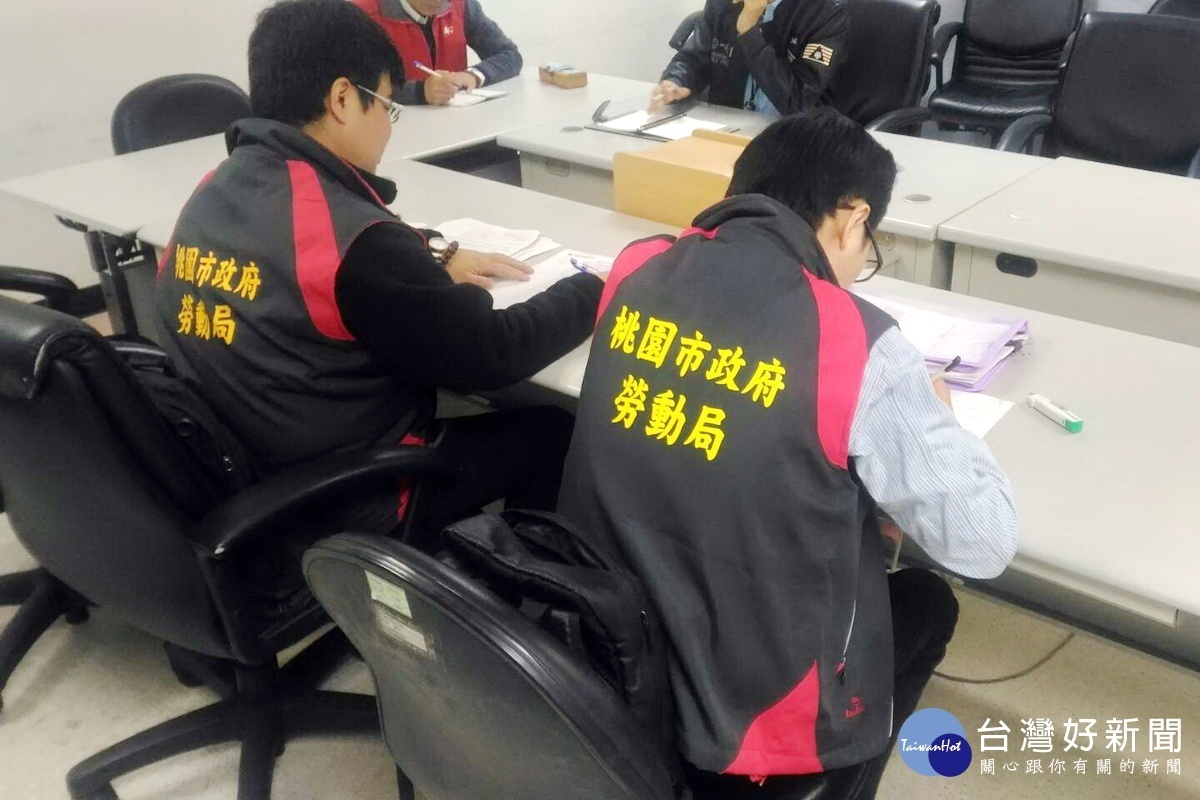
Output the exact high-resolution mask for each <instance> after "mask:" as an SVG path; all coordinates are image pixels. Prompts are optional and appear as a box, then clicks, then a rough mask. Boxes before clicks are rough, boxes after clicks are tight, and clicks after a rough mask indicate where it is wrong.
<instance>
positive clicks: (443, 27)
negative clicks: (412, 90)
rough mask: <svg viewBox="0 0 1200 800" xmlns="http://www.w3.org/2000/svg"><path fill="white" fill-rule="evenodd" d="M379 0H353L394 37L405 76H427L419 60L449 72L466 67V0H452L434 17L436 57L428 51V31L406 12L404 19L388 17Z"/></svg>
mask: <svg viewBox="0 0 1200 800" xmlns="http://www.w3.org/2000/svg"><path fill="white" fill-rule="evenodd" d="M379 2H380V0H354V5H356V6H358V7H359V8H361V9H362V10H363V11H365V12H367V15H368V16H370V17H371V19H373V20H375V22H376V23H378V25H379V27H381V28H383V30H384V31H385V32H386V33H387V35H388V38H389V39H391V40H392V44H394V45H395V46H396V50H397V51H398V52H399V53H400V61H401V63H402V64H404V77H405V78H407V79H408V80H410V81H420V80H424V79H425V78H427V77H428V76H427V75H426V74H425V73H424V72H422V71H421V70H419V69H417V62H420V63H422V64H424V65H425V66H427V67H430V68H432V69H444V70H446V71H447V72H462V71H463V70H465V69H466V68H467V31H466V24H467V23H466V14H465V12H464V3H463V0H450V8H448V9H446V11H444V12H443V13H441V14H438V15H437V16H435V17H434V18H433V22H432V24H433V41H434V43H435V44H436V46H437V59H436V60H435V59H434V58H433V57H432V56H431V55H430V54H429V45H428V43H426V41H425V34H424V33H422V32H421V26H419V25H417V23H415V22H413V21H412V20H411V19H409V18H408V16H407V15H405V17H404V19H392V18H390V17H385V16H384V15H383V12H381V11H380V10H379Z"/></svg>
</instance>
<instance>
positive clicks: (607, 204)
mask: <svg viewBox="0 0 1200 800" xmlns="http://www.w3.org/2000/svg"><path fill="white" fill-rule="evenodd" d="M649 98H650V89H649V88H648V89H647V90H646V92H645V93H644V94H643V95H642V96H639V97H635V98H630V99H628V100H626V101H625V102H614V103H613V104H612V105H611V106H609V108H608V110H607V112H606V113H607V114H608V116H609V117H615V116H619V115H620V114H624V113H627V112H630V111H636V110H638V109H641V108H645V107H646V103H647V101H648V100H649ZM594 110H595V109H594V107H593V108H591V109H587V110H586V112H585V113H574V114H567V115H564V116H561V117H558V118H557V119H553V120H550V121H548V122H542V123H539V124H537V125H530V126H528V127H523V128H519V129H516V130H512V131H508V132H507V133H504V134H501V135H500V136H499V137H497V139H496V141H497V143H498V144H500V145H501V146H503V147H507V148H509V149H511V150H516V151H518V152H519V153H520V154H521V185H522V186H523V187H524V188H526V189H533V190H534V191H537V192H545V193H546V194H552V195H554V196H556V197H562V198H565V199H567V200H577V201H579V202H581V203H590V204H591V205H595V206H600V207H601V208H612V207H613V157H614V156H615V155H616V154H617V153H636V152H638V151H641V150H645V149H647V148H650V147H655V146H657V145H659V144H661V142H659V141H657V140H654V139H639V138H635V137H633V136H622V135H620V134H616V133H608V132H606V131H596V130H591V129H590V128H585V127H584V126H585V125H587V124H588V123H590V122H591V119H592V111H594ZM688 114H689V116H692V117H695V118H696V119H702V120H708V121H711V122H719V123H721V124H722V125H725V126H726V127H728V128H730V129H731V130H733V131H736V132H737V133H739V134H742V135H746V136H755V135H757V134H759V133H760V132H762V130H763V129H764V128H766V127H767V126H768V125H770V124H771V122H773V121H774V120H773V118H772V117H766V116H763V115H762V114H756V113H754V112H751V111H743V110H741V109H736V108H726V107H723V106H710V105H707V104H699V105H696V106H694V107H693V108H692V109H691V110H690V111H689V112H688Z"/></svg>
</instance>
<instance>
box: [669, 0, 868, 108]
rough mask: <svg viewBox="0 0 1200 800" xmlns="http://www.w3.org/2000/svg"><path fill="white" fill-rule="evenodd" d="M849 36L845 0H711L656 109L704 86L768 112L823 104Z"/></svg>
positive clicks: (721, 99) (716, 96) (711, 96)
mask: <svg viewBox="0 0 1200 800" xmlns="http://www.w3.org/2000/svg"><path fill="white" fill-rule="evenodd" d="M849 38H850V14H849V12H847V11H846V8H845V6H844V5H843V0H706V2H705V4H704V11H703V13H701V15H700V17H699V19H698V20H697V21H696V29H695V32H694V33H693V35H692V37H691V38H690V39H688V41H687V43H686V44H685V45H684V46H683V48H682V49H680V51H679V52H678V53H676V54H675V57H674V58H673V59H671V63H670V64H668V65H667V68H666V70H665V71H664V72H663V74H662V80H661V82H660V83H659V84H658V86H657V87H656V88H655V90H654V94H653V96H652V97H651V104H650V105H651V110H652V111H655V112H657V111H660V110H661V108H662V106H663V105H664V104H667V103H674V102H676V101H679V100H682V99H684V98H686V97H689V96H691V95H693V94H697V93H699V92H701V91H703V90H704V89H705V88H707V89H708V100H709V102H710V103H716V104H718V105H723V106H731V107H733V108H744V109H747V110H750V111H757V112H759V113H762V114H769V115H771V116H780V115H784V116H786V115H788V114H795V113H797V112H800V111H805V110H807V109H810V108H814V107H816V106H819V105H826V104H827V103H828V96H827V95H828V90H829V84H830V82H831V81H832V80H833V74H834V72H835V71H837V69H838V68H839V67H840V66H841V64H842V62H843V61H845V59H846V46H847V43H848V42H849Z"/></svg>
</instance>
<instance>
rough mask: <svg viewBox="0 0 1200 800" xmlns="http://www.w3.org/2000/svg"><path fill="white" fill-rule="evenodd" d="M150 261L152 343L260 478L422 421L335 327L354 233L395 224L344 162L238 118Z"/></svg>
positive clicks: (427, 404)
mask: <svg viewBox="0 0 1200 800" xmlns="http://www.w3.org/2000/svg"><path fill="white" fill-rule="evenodd" d="M226 137H227V140H228V143H229V149H230V156H229V158H227V159H226V160H225V161H224V162H222V163H221V165H220V166H219V167H217V169H216V170H215V171H214V172H213V173H212V174H211V175H210V176H208V177H207V178H206V179H205V180H204V182H202V183H201V185H200V186H199V187H198V188H197V189H196V191H195V193H194V194H193V195H192V197H191V199H189V200H188V202H187V204H186V205H185V206H184V208H183V211H182V212H181V213H180V216H179V221H178V223H177V224H176V227H175V231H174V233H173V234H172V236H171V240H170V243H169V244H168V246H167V249H166V250H165V251H164V253H163V259H162V261H161V263H160V264H159V271H158V280H157V290H156V292H157V303H158V320H159V323H160V325H161V327H162V329H163V330H162V331H161V335H160V337H159V339H160V341H161V342H162V344H163V347H164V348H165V349H166V350H167V351H168V352H169V353H170V355H171V356H172V358H173V359H174V360H175V362H176V363H177V364H178V365H179V367H180V368H181V369H182V370H183V371H184V373H185V374H188V375H190V376H192V377H193V378H195V379H196V380H198V381H199V383H200V385H201V386H202V387H203V389H204V395H205V397H206V398H207V399H208V400H209V402H210V403H211V404H212V405H213V407H214V409H215V410H216V412H217V414H218V415H219V416H220V417H221V418H222V420H223V421H224V422H225V423H226V424H227V425H229V426H230V428H232V429H233V431H234V433H235V434H237V436H238V437H239V438H240V439H241V441H242V442H244V443H245V444H246V445H247V446H248V447H249V448H250V449H251V451H252V452H253V453H254V454H255V455H256V456H257V457H258V458H259V459H261V461H262V462H263V463H264V464H265V465H267V466H269V467H272V468H275V467H280V466H285V465H288V464H292V463H295V462H298V461H303V460H307V459H310V458H313V457H316V456H320V455H324V454H327V453H331V452H336V451H344V450H354V449H358V448H362V447H369V446H373V445H376V444H392V443H395V442H396V441H399V440H400V439H401V438H402V437H403V436H404V435H405V434H406V433H407V432H408V431H410V430H411V429H412V428H414V427H415V426H417V425H420V424H423V423H424V422H425V421H426V420H427V418H428V417H429V416H430V414H431V410H432V400H431V398H430V397H429V392H428V390H427V389H424V388H421V387H411V386H405V385H404V384H402V383H401V382H400V381H399V380H398V379H397V378H396V377H395V375H394V374H393V373H392V371H391V370H390V369H389V368H388V366H387V365H386V364H385V363H384V362H383V361H382V360H381V359H380V358H378V357H377V356H376V355H375V354H374V353H372V352H371V351H370V350H368V349H367V348H366V347H364V346H363V345H362V344H360V343H359V342H357V341H356V340H355V338H354V336H353V335H352V334H351V333H350V331H349V330H347V328H346V325H345V322H344V321H343V319H342V315H341V311H340V310H339V308H338V304H337V299H336V297H335V282H336V279H337V273H338V269H339V268H340V266H341V264H342V259H343V258H344V257H345V254H346V251H347V250H348V249H349V247H350V245H351V244H352V243H353V242H354V240H355V239H356V238H357V237H358V236H359V234H361V233H362V232H363V231H364V230H366V229H367V228H368V227H370V226H372V225H376V224H394V225H398V224H402V223H401V222H400V220H399V219H398V218H397V217H396V216H395V215H393V214H392V213H391V212H390V211H388V209H387V207H386V206H385V205H384V202H383V200H382V199H380V197H379V196H378V194H376V192H375V191H374V190H373V189H372V188H371V186H370V185H369V184H367V183H366V182H365V180H364V179H363V177H362V176H361V175H360V174H359V173H358V172H357V171H356V170H355V169H354V168H353V167H351V166H350V165H349V164H347V163H346V162H344V161H342V160H341V159H340V158H338V157H337V156H335V155H334V154H333V153H331V152H330V151H329V150H327V149H326V148H324V147H323V146H322V145H320V144H318V143H317V142H316V141H315V140H313V139H312V138H310V137H309V136H307V135H305V134H304V133H302V132H301V131H299V130H298V129H296V128H293V127H291V126H289V125H284V124H282V123H278V122H272V121H269V120H263V119H247V120H241V121H239V122H237V123H235V125H234V126H233V127H231V128H230V130H229V132H228V133H227V134H226Z"/></svg>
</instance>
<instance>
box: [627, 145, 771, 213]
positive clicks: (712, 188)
mask: <svg viewBox="0 0 1200 800" xmlns="http://www.w3.org/2000/svg"><path fill="white" fill-rule="evenodd" d="M749 142H750V138H749V137H747V136H739V135H737V134H734V133H725V132H721V131H696V133H694V134H692V135H691V136H689V137H687V138H686V139H679V140H678V141H674V142H664V143H663V144H660V145H657V146H655V147H651V148H649V149H646V150H642V151H640V152H636V153H617V154H616V156H615V157H614V158H613V194H614V205H615V207H616V210H617V211H619V212H621V213H622V214H629V215H631V216H634V217H641V218H642V219H649V220H654V221H655V222H662V223H665V224H667V225H678V226H679V227H681V228H686V227H688V226H689V225H691V224H692V220H693V219H695V217H696V215H697V214H699V213H700V212H701V211H703V210H704V209H706V208H708V207H709V206H711V205H712V204H713V203H716V202H718V201H719V200H721V199H722V198H724V197H725V192H726V190H727V189H728V188H729V180H730V178H732V177H733V165H734V164H735V163H736V162H737V160H738V157H739V156H740V155H741V154H742V151H743V150H745V149H746V145H747V144H748V143H749Z"/></svg>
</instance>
